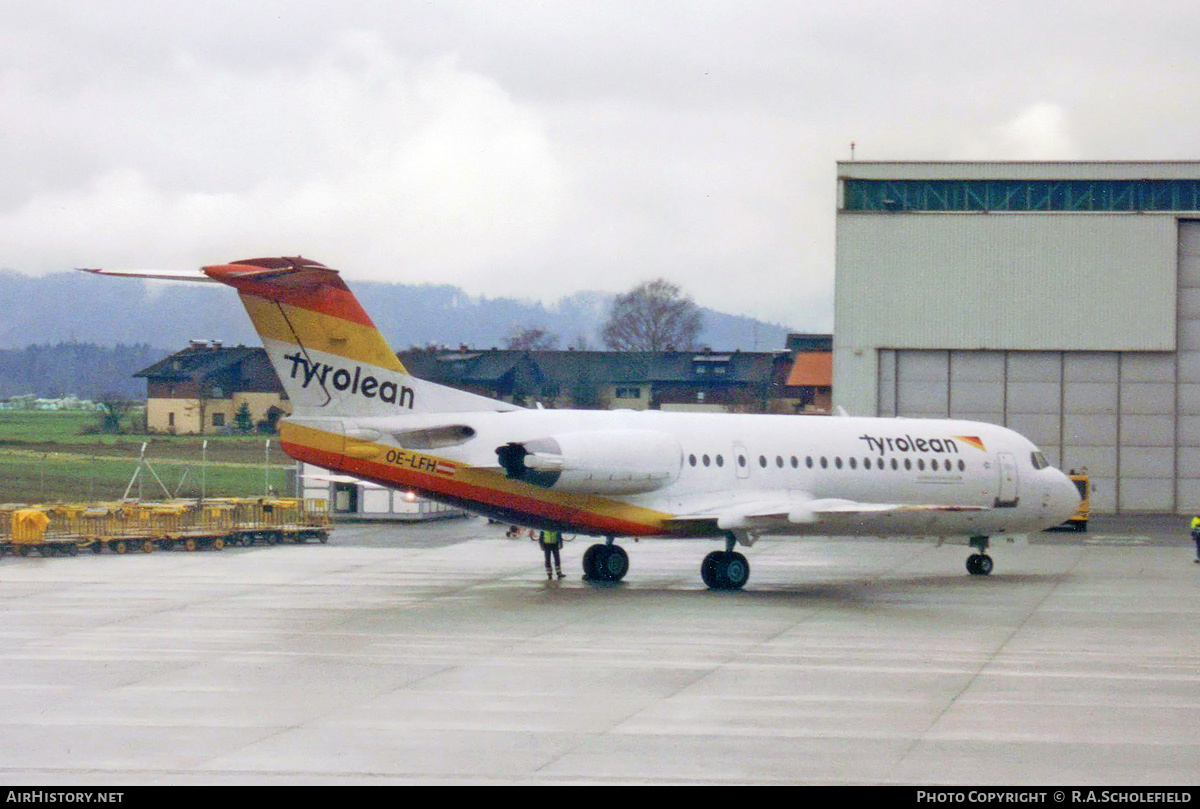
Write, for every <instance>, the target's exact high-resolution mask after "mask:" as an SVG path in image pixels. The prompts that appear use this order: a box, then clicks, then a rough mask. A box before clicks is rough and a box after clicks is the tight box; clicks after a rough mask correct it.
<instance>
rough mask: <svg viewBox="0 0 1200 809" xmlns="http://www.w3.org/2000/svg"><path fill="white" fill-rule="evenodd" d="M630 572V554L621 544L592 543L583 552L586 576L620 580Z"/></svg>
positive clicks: (601, 579)
mask: <svg viewBox="0 0 1200 809" xmlns="http://www.w3.org/2000/svg"><path fill="white" fill-rule="evenodd" d="M628 572H629V554H627V553H626V552H625V549H624V548H622V547H621V546H620V545H592V546H591V547H590V548H588V549H587V550H586V551H584V554H583V575H584V578H587V579H593V580H596V581H620V580H621V579H623V578H625V574H626V573H628Z"/></svg>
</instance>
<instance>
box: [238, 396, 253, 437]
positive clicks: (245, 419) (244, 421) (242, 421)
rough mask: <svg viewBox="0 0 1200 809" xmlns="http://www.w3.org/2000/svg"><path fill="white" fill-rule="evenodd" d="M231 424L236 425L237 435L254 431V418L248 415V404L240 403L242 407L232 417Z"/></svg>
mask: <svg viewBox="0 0 1200 809" xmlns="http://www.w3.org/2000/svg"><path fill="white" fill-rule="evenodd" d="M233 423H234V424H236V425H237V428H238V432H239V433H248V432H250V431H251V430H253V429H254V417H253V416H251V415H250V405H249V404H247V403H246V402H242V406H241V407H239V408H238V412H237V413H235V414H234V416H233Z"/></svg>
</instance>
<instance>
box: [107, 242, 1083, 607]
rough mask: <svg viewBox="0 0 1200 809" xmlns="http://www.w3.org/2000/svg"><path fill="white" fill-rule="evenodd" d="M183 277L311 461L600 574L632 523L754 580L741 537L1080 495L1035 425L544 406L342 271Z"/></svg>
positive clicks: (285, 268)
mask: <svg viewBox="0 0 1200 809" xmlns="http://www.w3.org/2000/svg"><path fill="white" fill-rule="evenodd" d="M202 271H203V274H202V275H201V274H198V273H197V274H193V275H189V276H182V275H180V274H178V273H166V272H153V271H108V270H91V272H97V273H101V274H116V275H130V276H135V277H145V278H168V279H174V280H205V281H217V282H220V283H223V284H228V285H229V286H232V287H234V288H235V289H236V290H237V291H238V293H239V295H240V297H241V300H242V303H243V304H244V305H245V307H246V311H247V312H248V313H249V315H250V319H251V320H252V321H253V323H254V327H255V328H256V329H257V330H258V333H259V335H260V336H261V337H262V341H263V345H264V346H265V347H266V350H267V353H268V355H269V356H270V359H271V362H272V364H273V365H274V367H275V371H276V373H277V374H278V375H279V379H280V380H281V381H282V383H283V386H284V389H285V390H286V392H287V395H288V398H289V399H290V400H291V402H292V408H293V411H292V414H291V416H289V417H287V418H286V419H284V420H283V421H282V422H281V425H280V442H281V444H282V445H283V448H284V450H285V451H286V452H287V453H288V454H289V455H290V456H292V457H293V458H296V459H297V460H301V461H306V462H308V463H312V464H315V465H317V466H321V467H324V468H326V469H329V470H332V471H334V472H336V473H341V474H347V475H352V476H354V477H357V478H361V479H364V480H368V481H373V482H375V483H379V484H382V485H385V486H389V487H395V488H400V489H404V490H411V491H416V492H418V493H420V494H421V495H424V496H426V497H430V498H433V499H436V500H440V501H443V502H447V503H452V504H455V505H459V506H462V507H464V508H467V509H469V510H471V511H474V512H477V513H481V514H485V515H487V516H490V517H493V518H496V519H498V520H501V521H503V522H506V523H513V524H518V525H524V526H528V527H531V528H540V529H556V530H560V531H567V532H571V533H578V534H587V535H591V536H596V537H604V538H605V541H604V542H598V543H596V544H594V545H592V546H591V547H589V548H588V549H587V551H586V553H585V554H584V557H583V567H584V573H585V575H586V576H588V577H589V578H592V579H597V580H608V581H618V580H620V579H621V578H622V577H624V576H625V574H626V572H627V571H628V569H629V557H628V555H627V554H626V552H625V550H624V548H622V546H621V545H618V544H616V542H615V540H616V538H617V537H635V538H639V537H694V538H697V539H713V540H717V541H722V542H724V546H725V547H724V550H717V551H714V552H712V553H710V554H708V555H707V556H706V557H705V558H704V560H703V563H702V564H701V567H700V571H701V577H702V578H703V580H704V582H705V584H707V585H708V586H709V587H710V588H713V589H725V590H736V589H740V588H741V587H742V586H743V585H745V584H746V581H747V579H748V578H749V575H750V566H749V563H748V562H747V560H746V557H745V556H744V555H742V554H741V553H739V552H737V551H736V550H735V548H736V547H737V546H743V547H749V546H751V545H753V544H754V542H755V540H756V539H758V538H759V537H760V536H761V535H791V536H810V535H818V536H841V535H856V536H900V535H909V536H937V537H947V536H966V537H969V538H970V544H971V546H972V547H973V549H974V550H975V552H973V553H971V555H970V556H969V557H968V559H967V570H968V571H969V572H970V573H971V574H973V575H987V574H988V573H990V572H991V570H992V559H991V557H990V556H988V555H987V553H986V551H987V548H988V538H989V537H991V536H995V535H1001V534H1003V535H1008V534H1023V533H1028V532H1031V531H1039V530H1042V529H1044V528H1047V527H1050V526H1053V525H1056V524H1058V523H1060V522H1062V521H1063V520H1065V519H1066V518H1067V517H1069V516H1070V515H1071V514H1073V513H1074V512H1075V510H1076V508H1077V506H1078V503H1079V496H1078V493H1077V492H1076V489H1075V487H1074V486H1073V485H1072V483H1071V481H1070V480H1069V479H1068V478H1067V477H1066V476H1065V475H1063V473H1062V472H1060V471H1059V470H1058V469H1055V468H1053V467H1052V466H1050V464H1048V463H1047V461H1046V458H1045V456H1043V455H1042V453H1041V452H1040V451H1039V450H1038V448H1037V447H1036V446H1034V445H1033V444H1032V443H1031V442H1030V441H1028V440H1027V439H1025V438H1024V437H1022V436H1021V435H1019V434H1017V433H1015V432H1013V431H1012V430H1009V429H1006V428H1004V427H999V426H996V425H993V424H985V423H980V422H974V421H960V420H954V419H903V418H855V417H840V418H839V417H829V416H784V415H750V414H726V413H681V412H663V411H657V410H649V411H640V412H634V411H622V410H616V411H583V410H553V409H542V408H540V407H539V408H537V409H527V408H522V407H517V406H515V405H512V404H508V403H505V402H500V401H496V400H493V399H489V398H486V397H482V396H477V395H474V394H471V393H466V392H463V391H459V390H456V389H454V388H450V387H446V386H444V385H438V384H435V383H432V382H429V381H426V380H423V379H418V378H416V377H414V376H412V375H411V374H409V373H408V372H407V371H406V370H405V368H404V366H403V365H402V364H401V362H400V361H399V359H398V358H397V356H396V354H395V353H394V352H393V351H392V349H391V348H390V347H389V346H388V344H387V342H386V341H385V340H384V339H383V336H382V335H381V334H380V333H379V331H378V330H377V329H376V328H375V326H374V324H373V323H372V322H371V319H370V317H368V315H367V313H366V312H365V311H364V310H363V308H362V306H361V305H360V304H359V302H358V300H357V299H356V298H355V297H354V295H353V294H352V293H351V292H350V289H349V288H348V287H347V286H346V284H345V282H344V281H343V280H342V278H341V276H340V275H339V273H338V272H337V271H336V270H332V269H329V268H327V267H325V266H324V265H322V264H319V263H317V262H315V261H310V260H308V259H305V258H300V257H296V258H257V259H248V260H243V261H235V262H233V263H230V264H218V265H214V266H209V267H204V268H203V270H202Z"/></svg>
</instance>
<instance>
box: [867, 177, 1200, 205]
mask: <svg viewBox="0 0 1200 809" xmlns="http://www.w3.org/2000/svg"><path fill="white" fill-rule="evenodd" d="M843 182H844V184H845V185H844V191H845V193H844V203H843V205H844V207H843V210H846V211H880V212H888V211H933V212H936V211H995V212H1006V211H1007V212H1026V211H1068V212H1084V211H1096V212H1121V211H1129V212H1139V211H1200V179H1196V180H858V179H849V178H847V179H845V180H843Z"/></svg>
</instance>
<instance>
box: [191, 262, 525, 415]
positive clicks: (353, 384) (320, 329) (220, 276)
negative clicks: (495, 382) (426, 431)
mask: <svg viewBox="0 0 1200 809" xmlns="http://www.w3.org/2000/svg"><path fill="white" fill-rule="evenodd" d="M203 271H204V274H205V275H206V276H208V277H209V278H211V279H213V280H215V281H219V282H221V283H223V284H228V285H229V286H231V287H234V288H235V289H236V290H237V291H238V294H239V296H240V297H241V300H242V304H243V305H244V306H245V307H246V312H247V313H248V314H249V315H250V320H251V321H252V322H253V323H254V328H255V329H256V330H257V331H258V333H259V336H260V337H261V338H262V341H263V345H264V347H265V348H266V349H267V354H268V356H269V357H270V359H271V363H272V365H273V366H274V368H275V372H276V373H277V374H278V375H279V380H280V382H282V383H283V387H284V390H285V391H286V392H287V395H288V398H289V399H290V400H291V401H292V408H293V415H294V416H301V417H303V416H366V417H370V416H388V415H403V414H408V413H434V412H458V411H464V410H509V409H513V407H512V406H511V405H505V404H503V403H501V402H497V401H494V400H492V399H487V398H485V397H482V396H475V395H474V394H469V393H464V392H461V391H458V390H455V389H453V388H447V387H445V386H442V385H437V384H434V383H431V382H426V381H424V380H420V379H417V378H416V377H413V376H411V375H410V374H409V373H408V371H407V370H406V369H405V367H404V365H403V364H402V363H401V362H400V360H399V359H397V357H396V355H395V353H393V351H392V349H391V347H390V346H389V345H388V344H387V341H386V340H384V338H383V335H382V334H380V332H379V330H378V329H377V328H376V327H375V324H374V323H373V322H372V321H371V318H370V316H369V315H368V314H367V313H366V311H365V310H364V309H363V308H362V306H361V305H360V304H359V302H358V299H357V298H355V296H354V294H353V293H352V292H351V291H350V289H349V287H347V286H346V283H345V282H344V281H343V280H342V278H341V275H340V274H339V273H338V271H337V270H333V269H330V268H328V267H326V266H325V265H324V264H320V263H318V262H316V261H311V260H309V259H306V258H300V257H296V258H255V259H245V260H240V261H235V262H232V263H229V264H217V265H212V266H208V267H204V268H203Z"/></svg>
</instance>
